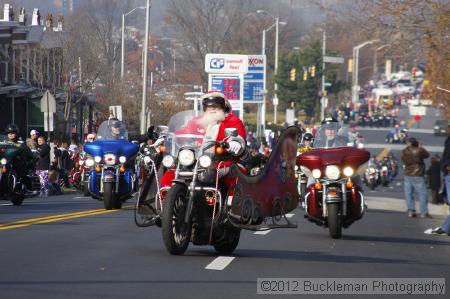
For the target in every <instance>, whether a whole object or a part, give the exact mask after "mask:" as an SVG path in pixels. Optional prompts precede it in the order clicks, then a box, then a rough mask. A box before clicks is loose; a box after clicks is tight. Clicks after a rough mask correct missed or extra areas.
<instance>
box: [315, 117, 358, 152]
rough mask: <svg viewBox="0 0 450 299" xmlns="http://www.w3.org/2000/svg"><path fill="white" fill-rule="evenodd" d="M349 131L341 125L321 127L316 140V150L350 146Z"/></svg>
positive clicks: (332, 124)
mask: <svg viewBox="0 0 450 299" xmlns="http://www.w3.org/2000/svg"><path fill="white" fill-rule="evenodd" d="M348 136H349V134H348V130H347V129H346V128H344V127H342V126H341V125H340V124H339V123H329V124H324V125H322V126H320V127H319V129H318V130H317V132H316V136H315V138H314V148H338V147H347V146H349V143H350V140H349V138H348Z"/></svg>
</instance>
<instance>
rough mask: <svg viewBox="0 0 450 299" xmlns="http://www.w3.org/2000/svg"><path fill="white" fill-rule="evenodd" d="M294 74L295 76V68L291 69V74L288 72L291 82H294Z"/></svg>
mask: <svg viewBox="0 0 450 299" xmlns="http://www.w3.org/2000/svg"><path fill="white" fill-rule="evenodd" d="M296 74H297V70H296V69H295V68H292V69H291V72H290V78H291V81H295V77H296Z"/></svg>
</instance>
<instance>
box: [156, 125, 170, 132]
mask: <svg viewBox="0 0 450 299" xmlns="http://www.w3.org/2000/svg"><path fill="white" fill-rule="evenodd" d="M158 132H160V133H167V132H169V127H168V126H162V125H161V126H158Z"/></svg>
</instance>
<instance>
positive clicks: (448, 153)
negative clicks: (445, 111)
mask: <svg viewBox="0 0 450 299" xmlns="http://www.w3.org/2000/svg"><path fill="white" fill-rule="evenodd" d="M447 130H448V133H449V136H448V137H447V139H446V140H445V143H444V152H443V153H442V159H441V169H442V172H443V174H444V184H445V186H444V187H445V190H446V192H447V202H448V203H449V204H450V195H449V194H450V120H449V121H448V128H447Z"/></svg>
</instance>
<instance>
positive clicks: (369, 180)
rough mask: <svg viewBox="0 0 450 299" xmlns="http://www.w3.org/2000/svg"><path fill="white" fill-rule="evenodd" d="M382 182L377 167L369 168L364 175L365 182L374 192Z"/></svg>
mask: <svg viewBox="0 0 450 299" xmlns="http://www.w3.org/2000/svg"><path fill="white" fill-rule="evenodd" d="M379 180H380V171H379V170H378V167H377V166H375V165H371V166H369V167H368V168H367V169H366V171H365V174H364V181H365V183H366V186H367V187H369V189H370V190H374V189H375V187H376V186H377V185H378V183H379Z"/></svg>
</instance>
